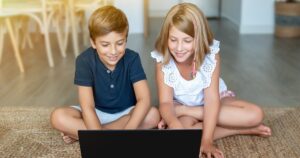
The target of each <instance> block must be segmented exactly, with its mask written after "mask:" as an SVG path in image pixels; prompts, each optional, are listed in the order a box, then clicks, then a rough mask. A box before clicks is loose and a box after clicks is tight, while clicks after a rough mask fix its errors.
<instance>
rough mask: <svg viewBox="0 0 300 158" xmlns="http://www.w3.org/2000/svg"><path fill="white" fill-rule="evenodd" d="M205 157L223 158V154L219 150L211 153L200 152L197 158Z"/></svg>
mask: <svg viewBox="0 0 300 158" xmlns="http://www.w3.org/2000/svg"><path fill="white" fill-rule="evenodd" d="M201 157H205V158H224V154H223V152H222V151H221V150H219V149H215V150H214V151H211V152H202V151H201V152H200V155H199V158H201Z"/></svg>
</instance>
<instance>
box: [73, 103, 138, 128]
mask: <svg viewBox="0 0 300 158" xmlns="http://www.w3.org/2000/svg"><path fill="white" fill-rule="evenodd" d="M71 107H72V108H75V109H77V110H79V111H81V107H80V106H79V105H73V106H71ZM133 108H134V106H131V107H129V108H127V109H125V110H123V111H120V112H117V113H113V114H110V113H107V112H103V111H101V110H98V109H96V108H95V111H96V114H97V117H98V119H99V121H100V123H101V124H102V125H103V124H107V123H110V122H113V121H116V120H117V119H119V118H121V117H122V116H124V115H127V114H129V113H130V111H131V110H132V109H133Z"/></svg>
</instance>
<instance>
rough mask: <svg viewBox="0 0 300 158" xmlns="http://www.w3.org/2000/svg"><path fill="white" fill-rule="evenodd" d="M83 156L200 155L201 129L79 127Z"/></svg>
mask: <svg viewBox="0 0 300 158" xmlns="http://www.w3.org/2000/svg"><path fill="white" fill-rule="evenodd" d="M78 136H79V145H80V150H81V156H82V157H83V158H93V157H101V158H199V151H200V142H201V136H202V130H200V129H176V130H175V129H172V130H171V129H166V130H158V129H149V130H79V131H78Z"/></svg>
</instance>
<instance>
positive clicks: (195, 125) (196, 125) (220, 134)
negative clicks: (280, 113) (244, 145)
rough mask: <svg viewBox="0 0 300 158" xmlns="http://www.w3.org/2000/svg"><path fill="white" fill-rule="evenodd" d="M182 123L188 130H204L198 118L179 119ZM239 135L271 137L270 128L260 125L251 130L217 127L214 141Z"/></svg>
mask: <svg viewBox="0 0 300 158" xmlns="http://www.w3.org/2000/svg"><path fill="white" fill-rule="evenodd" d="M179 120H180V122H181V123H182V125H183V126H184V128H187V129H203V124H202V122H199V121H198V120H197V119H196V118H193V117H190V116H182V117H179ZM237 134H247V135H259V136H264V137H266V136H270V131H269V128H268V127H266V126H264V125H258V126H255V127H251V128H224V127H220V126H216V128H215V133H214V140H216V139H220V138H224V137H228V136H231V135H237Z"/></svg>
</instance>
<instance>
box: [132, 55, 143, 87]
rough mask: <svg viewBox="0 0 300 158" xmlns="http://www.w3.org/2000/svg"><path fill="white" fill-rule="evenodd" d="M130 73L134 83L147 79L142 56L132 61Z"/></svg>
mask: <svg viewBox="0 0 300 158" xmlns="http://www.w3.org/2000/svg"><path fill="white" fill-rule="evenodd" d="M129 73H130V74H129V75H130V80H131V82H132V83H135V82H137V81H140V80H145V79H146V74H145V72H144V69H143V66H142V63H141V59H140V56H139V55H138V54H137V55H136V56H135V57H134V59H133V60H132V63H131V65H130V71H129Z"/></svg>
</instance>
